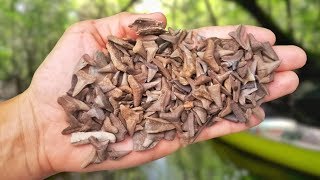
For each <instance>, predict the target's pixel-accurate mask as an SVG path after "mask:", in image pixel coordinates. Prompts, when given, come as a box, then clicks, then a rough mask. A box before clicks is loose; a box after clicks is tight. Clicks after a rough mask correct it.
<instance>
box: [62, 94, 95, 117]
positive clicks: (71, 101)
mask: <svg viewBox="0 0 320 180" xmlns="http://www.w3.org/2000/svg"><path fill="white" fill-rule="evenodd" d="M57 101H58V103H59V104H60V105H61V106H62V107H63V109H64V110H65V111H66V112H69V113H72V112H75V111H78V110H84V111H88V110H89V109H90V107H89V106H88V105H87V104H86V103H84V102H82V101H80V100H78V99H75V98H73V97H71V96H68V95H63V96H61V97H59V98H58V100H57Z"/></svg>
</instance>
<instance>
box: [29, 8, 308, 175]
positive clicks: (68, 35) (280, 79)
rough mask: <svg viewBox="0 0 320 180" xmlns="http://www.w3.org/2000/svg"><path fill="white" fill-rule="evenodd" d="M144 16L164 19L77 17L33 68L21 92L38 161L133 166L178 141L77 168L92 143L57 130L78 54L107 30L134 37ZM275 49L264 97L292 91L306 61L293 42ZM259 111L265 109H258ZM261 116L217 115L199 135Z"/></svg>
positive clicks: (215, 32) (96, 44)
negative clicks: (234, 118)
mask: <svg viewBox="0 0 320 180" xmlns="http://www.w3.org/2000/svg"><path fill="white" fill-rule="evenodd" d="M140 17H145V18H152V19H156V20H159V21H163V22H165V21H166V19H165V17H164V16H163V15H162V14H160V13H155V14H140V15H139V14H135V15H134V14H129V13H120V14H118V15H115V16H111V17H107V18H103V19H98V20H89V21H83V22H79V23H77V24H75V25H73V26H71V27H70V28H69V29H68V30H66V32H65V33H64V35H63V36H62V37H61V39H60V40H59V42H58V43H57V45H56V46H55V48H54V49H53V50H52V52H51V53H50V54H49V55H48V57H47V58H46V59H45V61H44V62H43V63H42V64H41V66H40V67H39V68H38V70H37V71H36V73H35V75H34V77H33V80H32V83H31V85H30V87H29V88H28V90H26V92H25V93H24V94H23V96H24V97H25V99H26V101H27V102H30V103H29V105H30V107H31V109H32V112H33V121H34V122H35V124H36V129H35V131H28V133H30V134H28V133H26V134H24V136H25V137H28V136H29V137H37V140H35V141H36V142H38V143H37V151H38V152H39V158H38V159H39V162H38V163H39V164H41V166H44V167H43V168H44V169H47V170H48V172H50V173H56V172H61V171H97V170H110V169H120V168H128V167H132V166H137V165H139V164H143V163H146V162H149V161H152V160H155V159H158V158H161V157H163V156H166V155H168V154H170V153H172V152H174V151H176V150H177V149H179V148H180V147H181V144H180V143H179V140H178V139H177V138H176V139H175V140H174V141H161V142H160V143H159V144H158V145H157V146H156V147H154V148H153V149H150V150H147V151H143V152H132V153H130V154H129V155H127V156H126V157H124V158H122V159H120V160H119V161H104V162H103V163H101V164H95V165H91V166H89V167H88V168H85V169H81V168H80V164H81V163H82V161H83V160H84V158H86V156H87V155H88V154H89V153H90V151H91V148H92V147H91V146H79V147H75V146H73V145H71V144H70V143H69V141H70V137H69V136H64V135H62V134H61V133H60V132H61V130H62V129H64V128H65V127H66V126H67V123H66V119H67V116H66V114H65V112H64V110H63V109H62V107H61V106H60V105H59V104H58V103H57V98H58V97H59V96H61V95H63V94H65V92H67V91H68V89H69V88H70V82H71V77H72V74H73V68H74V67H75V65H76V64H77V62H78V60H79V59H80V57H81V56H82V55H83V54H85V53H87V54H89V55H92V54H93V53H94V52H95V51H97V50H105V43H106V42H107V36H108V35H110V34H111V35H115V36H118V37H120V38H123V37H129V38H135V37H136V35H135V33H134V32H133V31H132V30H130V29H129V28H128V25H129V24H131V23H132V22H133V21H134V20H135V19H137V18H140ZM235 29H236V26H224V27H205V28H200V29H198V30H197V31H198V33H199V34H200V35H202V36H205V37H213V36H216V37H220V38H229V36H228V33H229V32H230V31H234V30H235ZM246 31H247V32H248V33H252V34H253V35H254V36H255V37H256V39H257V40H259V41H269V42H270V43H271V44H274V42H275V36H274V34H273V33H272V32H271V31H270V30H267V29H264V28H259V27H253V26H247V27H246ZM274 49H275V51H276V53H277V54H278V56H279V58H280V59H281V60H282V62H281V65H280V67H279V68H278V69H277V72H276V75H275V78H274V81H273V82H272V83H270V85H269V90H270V95H269V96H268V97H266V101H269V100H273V99H276V98H279V97H281V96H284V95H286V94H289V93H292V92H293V91H294V90H295V89H296V88H297V86H298V83H299V82H298V77H297V75H296V74H295V73H294V72H292V70H294V69H297V68H300V67H302V66H303V65H304V64H305V61H306V55H305V53H304V51H303V50H302V49H300V48H298V47H296V46H274ZM262 113H263V112H262ZM260 122H261V119H257V118H255V117H252V119H251V120H250V121H249V122H248V123H246V124H242V123H233V122H230V121H220V122H217V123H216V124H215V125H214V126H211V127H209V128H207V129H204V130H203V132H202V133H201V134H200V136H199V137H198V141H202V140H206V139H211V138H214V137H219V136H222V135H226V134H230V133H234V132H238V131H242V130H245V129H248V128H250V127H253V126H255V125H257V124H259V123H260ZM32 133H37V135H34V134H32ZM114 146H115V148H116V149H117V148H119V149H124V150H129V149H131V148H132V141H131V139H129V138H127V139H126V140H125V141H124V142H121V143H119V144H115V145H114Z"/></svg>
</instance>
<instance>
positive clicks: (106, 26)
mask: <svg viewBox="0 0 320 180" xmlns="http://www.w3.org/2000/svg"><path fill="white" fill-rule="evenodd" d="M138 18H150V19H154V20H158V21H161V22H163V25H164V27H165V26H166V23H167V21H166V17H165V16H164V15H163V14H162V13H160V12H156V13H151V14H133V13H128V12H122V13H119V14H116V15H114V16H110V17H106V18H102V19H97V20H96V21H95V25H96V27H97V30H98V31H99V33H100V36H101V37H102V38H103V39H104V40H106V39H107V36H108V35H110V34H112V35H115V36H118V37H121V38H131V39H135V38H136V37H137V34H136V33H135V32H134V31H133V30H132V29H131V28H129V25H130V24H132V23H133V22H134V21H135V20H136V19H138Z"/></svg>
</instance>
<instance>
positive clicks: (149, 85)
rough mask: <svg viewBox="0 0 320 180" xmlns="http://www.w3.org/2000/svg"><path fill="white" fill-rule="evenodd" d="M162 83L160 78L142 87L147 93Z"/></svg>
mask: <svg viewBox="0 0 320 180" xmlns="http://www.w3.org/2000/svg"><path fill="white" fill-rule="evenodd" d="M160 82H161V79H160V78H158V79H156V80H154V81H152V82H149V83H144V84H142V86H143V89H144V91H146V90H148V89H151V88H154V87H155V86H156V85H158V84H159V83H160Z"/></svg>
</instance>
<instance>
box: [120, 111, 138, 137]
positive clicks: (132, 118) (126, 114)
mask: <svg viewBox="0 0 320 180" xmlns="http://www.w3.org/2000/svg"><path fill="white" fill-rule="evenodd" d="M120 113H121V116H122V117H123V119H124V120H125V121H126V125H127V129H128V132H129V135H130V136H132V135H133V133H134V130H135V127H136V124H138V123H140V122H141V120H142V114H141V113H137V112H135V111H133V110H132V109H130V108H128V107H126V106H124V105H120Z"/></svg>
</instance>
